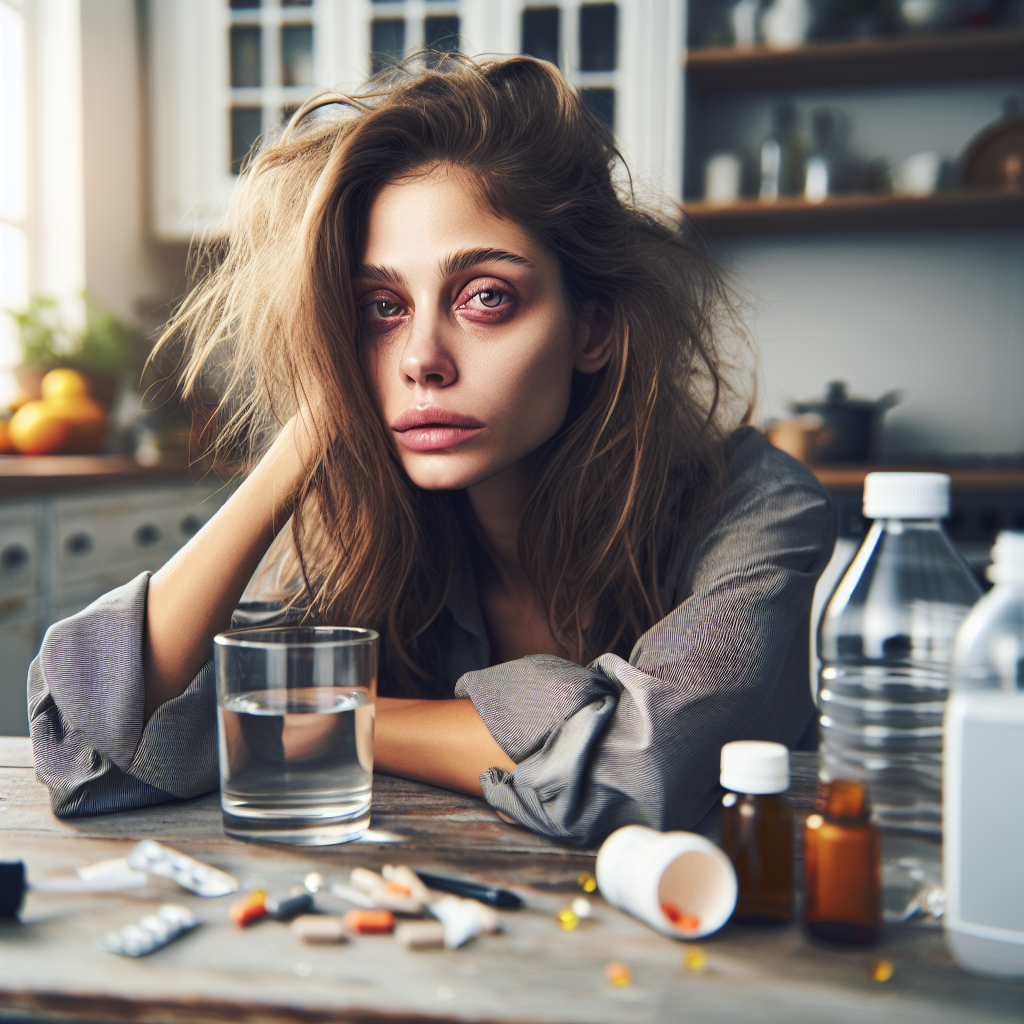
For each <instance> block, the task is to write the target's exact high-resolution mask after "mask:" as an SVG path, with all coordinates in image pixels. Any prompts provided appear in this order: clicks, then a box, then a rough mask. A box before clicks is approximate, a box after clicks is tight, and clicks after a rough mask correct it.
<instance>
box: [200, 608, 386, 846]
mask: <svg viewBox="0 0 1024 1024" xmlns="http://www.w3.org/2000/svg"><path fill="white" fill-rule="evenodd" d="M379 639H380V638H379V636H378V634H377V633H375V632H374V631H373V630H371V629H355V628H351V627H343V628H342V627H337V628H336V627H323V626H283V627H279V628H271V629H264V628H259V627H257V628H249V629H234V630H229V631H228V632H226V633H221V634H220V635H218V636H216V637H214V640H213V644H214V667H215V671H216V676H217V725H218V733H219V737H220V779H221V809H222V810H223V814H224V831H225V832H226V833H227V834H228V835H230V836H236V837H238V838H240V839H257V840H262V841H264V842H273V843H290V844H293V845H297V846H329V845H331V844H333V843H344V842H348V841H349V840H350V839H356V838H357V837H358V836H360V835H361V834H362V833H363V832H365V831H366V829H367V828H368V827H369V824H370V795H371V792H372V785H373V721H374V702H375V700H376V697H377V656H378V644H379Z"/></svg>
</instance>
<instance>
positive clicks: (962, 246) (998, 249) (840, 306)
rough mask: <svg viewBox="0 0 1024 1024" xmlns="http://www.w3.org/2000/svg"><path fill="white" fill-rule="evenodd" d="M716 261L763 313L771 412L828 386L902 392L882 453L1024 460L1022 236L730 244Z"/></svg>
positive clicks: (753, 319)
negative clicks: (838, 383) (840, 383)
mask: <svg viewBox="0 0 1024 1024" xmlns="http://www.w3.org/2000/svg"><path fill="white" fill-rule="evenodd" d="M718 251H719V256H720V258H722V259H723V261H724V262H726V263H727V265H728V266H730V267H731V269H732V270H733V274H734V280H735V281H736V283H737V284H738V285H739V287H740V288H741V289H742V290H743V292H744V293H745V294H746V296H747V297H748V298H750V299H751V300H752V301H753V302H754V303H758V304H759V305H760V308H759V309H757V308H755V309H753V310H752V311H751V316H750V321H749V322H750V323H751V324H752V327H753V330H754V333H755V336H756V337H757V338H758V340H759V342H760V345H761V354H762V366H763V371H762V373H763V385H764V391H763V397H764V405H765V411H766V412H767V413H768V414H770V415H773V416H779V415H784V414H785V413H786V406H787V403H788V402H790V401H793V400H800V399H807V398H812V397H815V396H819V395H822V394H823V393H824V390H825V385H826V383H827V382H828V381H831V380H845V381H846V382H847V383H848V384H849V385H850V389H851V391H852V392H853V393H854V394H857V395H863V396H867V397H869V398H875V397H878V396H880V395H881V394H883V393H884V392H886V391H888V390H890V389H891V388H902V389H903V390H904V391H905V392H906V395H907V397H906V401H905V402H904V403H903V404H902V405H900V406H898V407H897V408H895V409H894V410H892V411H891V412H890V413H889V414H888V416H887V417H886V429H885V434H884V455H885V456H886V457H887V458H889V459H891V460H899V459H913V458H914V456H921V455H925V454H928V453H930V452H936V451H941V452H945V453H961V454H967V453H974V454H978V453H982V454H995V453H1009V452H1021V451H1024V232H1022V231H1021V230H1020V229H1019V228H1017V229H998V230H988V231H958V232H933V233H932V232H928V233H926V232H918V233H904V234H898V235H897V234H893V235H881V236H879V235H843V236H835V237H831V238H806V237H804V238H776V239H771V240H747V241H742V242H740V241H734V242H732V243H731V244H730V245H729V246H728V248H727V249H726V248H725V247H724V246H720V247H719V250H718Z"/></svg>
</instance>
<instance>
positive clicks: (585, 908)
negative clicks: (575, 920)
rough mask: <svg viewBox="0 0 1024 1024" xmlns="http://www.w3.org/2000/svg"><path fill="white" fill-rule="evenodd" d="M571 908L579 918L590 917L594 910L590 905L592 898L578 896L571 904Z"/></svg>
mask: <svg viewBox="0 0 1024 1024" xmlns="http://www.w3.org/2000/svg"><path fill="white" fill-rule="evenodd" d="M569 908H570V910H572V912H573V913H574V914H575V915H576V916H577V917H579V918H584V917H590V915H591V914H592V913H593V910H594V908H593V907H592V906H591V905H590V900H588V899H584V898H583V897H582V896H577V897H576V899H574V900H573V901H572V903H571V904H570V905H569Z"/></svg>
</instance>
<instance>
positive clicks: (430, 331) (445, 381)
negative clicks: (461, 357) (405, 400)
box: [398, 317, 459, 388]
mask: <svg viewBox="0 0 1024 1024" xmlns="http://www.w3.org/2000/svg"><path fill="white" fill-rule="evenodd" d="M417 319H419V318H415V317H414V319H413V324H412V332H411V334H410V335H409V339H408V341H407V342H406V346H405V351H404V352H403V353H402V361H401V363H400V364H399V368H398V369H399V373H400V374H401V375H402V380H403V381H404V383H405V386H406V387H408V388H416V387H421V388H446V387H449V386H450V385H452V384H454V383H455V381H456V380H458V377H459V373H458V370H457V369H456V366H455V361H454V360H453V359H452V357H451V355H450V353H449V352H448V349H447V348H446V346H445V344H444V338H443V331H442V325H441V324H440V323H438V322H437V321H436V320H433V319H431V320H428V321H422V320H421V321H420V322H419V323H417Z"/></svg>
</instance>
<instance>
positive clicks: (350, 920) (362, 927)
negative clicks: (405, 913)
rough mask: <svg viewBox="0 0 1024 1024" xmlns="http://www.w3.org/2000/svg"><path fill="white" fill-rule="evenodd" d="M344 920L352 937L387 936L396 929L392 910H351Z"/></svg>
mask: <svg viewBox="0 0 1024 1024" xmlns="http://www.w3.org/2000/svg"><path fill="white" fill-rule="evenodd" d="M342 920H343V921H344V922H345V928H346V929H347V930H348V932H349V934H351V935H387V934H389V933H390V932H392V931H394V928H395V915H394V914H392V913H391V911H390V910H350V911H349V912H348V913H347V914H346V915H345V916H344V917H343V918H342Z"/></svg>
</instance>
